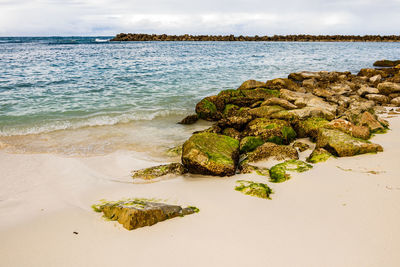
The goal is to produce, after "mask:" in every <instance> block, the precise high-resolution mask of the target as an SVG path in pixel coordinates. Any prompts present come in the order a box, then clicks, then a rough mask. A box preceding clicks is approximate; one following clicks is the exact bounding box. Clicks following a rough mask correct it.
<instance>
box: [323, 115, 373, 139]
mask: <svg viewBox="0 0 400 267" xmlns="http://www.w3.org/2000/svg"><path fill="white" fill-rule="evenodd" d="M324 128H327V129H336V130H339V131H342V132H344V133H347V134H349V135H351V136H353V137H356V138H361V139H365V140H367V139H369V137H370V131H369V128H368V127H366V126H358V125H354V124H353V123H351V122H349V121H346V120H344V119H335V120H333V121H331V122H329V123H327V124H326V125H324Z"/></svg>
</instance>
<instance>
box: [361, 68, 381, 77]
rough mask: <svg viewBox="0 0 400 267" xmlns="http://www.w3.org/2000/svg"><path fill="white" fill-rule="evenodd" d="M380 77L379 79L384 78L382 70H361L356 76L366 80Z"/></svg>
mask: <svg viewBox="0 0 400 267" xmlns="http://www.w3.org/2000/svg"><path fill="white" fill-rule="evenodd" d="M377 75H381V77H386V76H387V75H386V73H385V72H384V71H382V70H377V69H361V70H360V71H359V72H358V74H357V76H365V77H368V78H371V77H373V76H377Z"/></svg>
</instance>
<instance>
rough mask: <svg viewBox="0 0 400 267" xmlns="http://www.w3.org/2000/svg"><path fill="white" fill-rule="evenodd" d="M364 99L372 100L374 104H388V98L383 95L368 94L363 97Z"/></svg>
mask: <svg viewBox="0 0 400 267" xmlns="http://www.w3.org/2000/svg"><path fill="white" fill-rule="evenodd" d="M365 97H366V98H367V99H369V100H373V101H375V102H376V103H380V104H386V103H389V101H390V98H389V97H387V96H385V95H380V94H368V95H365Z"/></svg>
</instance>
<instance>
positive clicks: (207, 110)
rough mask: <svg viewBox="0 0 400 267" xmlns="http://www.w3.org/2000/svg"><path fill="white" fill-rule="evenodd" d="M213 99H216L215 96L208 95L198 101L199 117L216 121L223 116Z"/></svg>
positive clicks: (197, 110) (197, 111)
mask: <svg viewBox="0 0 400 267" xmlns="http://www.w3.org/2000/svg"><path fill="white" fill-rule="evenodd" d="M212 100H214V98H212V97H206V98H204V99H203V100H201V101H200V102H199V103H197V105H196V113H197V116H198V118H200V119H203V120H208V121H215V120H219V119H220V118H221V117H222V114H221V112H219V111H218V109H217V106H216V105H215V103H214V102H213V101H212Z"/></svg>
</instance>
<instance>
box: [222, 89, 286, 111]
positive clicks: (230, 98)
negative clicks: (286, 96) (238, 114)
mask: <svg viewBox="0 0 400 267" xmlns="http://www.w3.org/2000/svg"><path fill="white" fill-rule="evenodd" d="M279 94H280V93H279V91H277V90H271V89H266V88H256V89H251V90H224V91H221V92H220V93H219V94H218V96H217V98H218V99H219V101H220V102H222V103H225V104H234V105H237V106H240V107H249V106H251V105H253V104H255V103H257V102H258V101H264V100H266V99H268V98H271V97H278V96H279Z"/></svg>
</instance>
